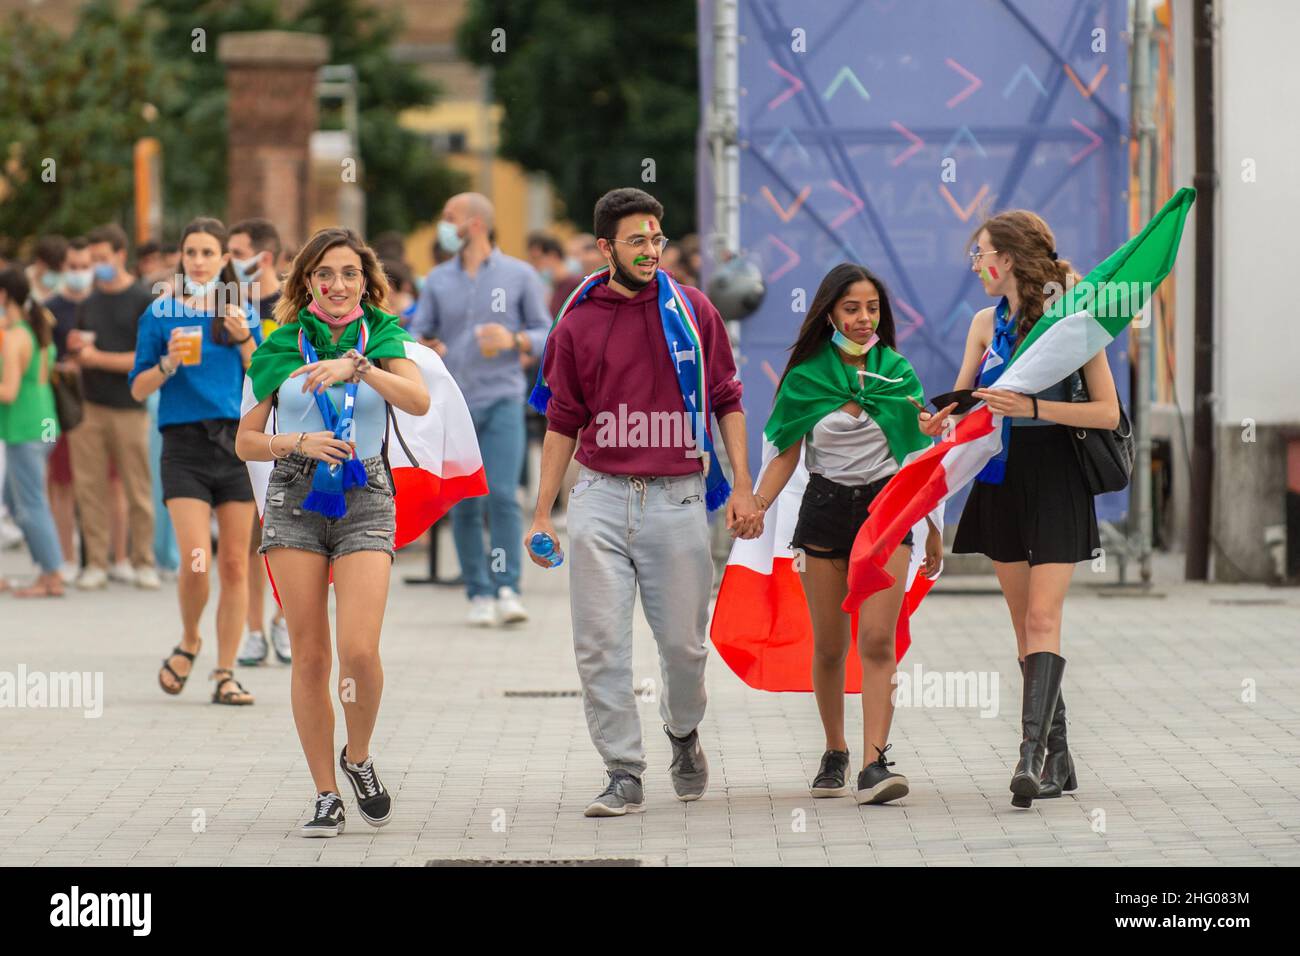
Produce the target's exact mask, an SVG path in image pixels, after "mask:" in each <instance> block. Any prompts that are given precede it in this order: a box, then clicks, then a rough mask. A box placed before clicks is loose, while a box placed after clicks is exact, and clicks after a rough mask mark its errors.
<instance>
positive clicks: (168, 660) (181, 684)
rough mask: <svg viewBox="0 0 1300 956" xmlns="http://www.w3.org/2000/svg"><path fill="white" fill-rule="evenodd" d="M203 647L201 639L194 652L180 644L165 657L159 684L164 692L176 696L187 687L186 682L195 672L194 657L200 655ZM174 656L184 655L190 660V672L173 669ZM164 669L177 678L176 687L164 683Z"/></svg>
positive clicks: (159, 672) (159, 674)
mask: <svg viewBox="0 0 1300 956" xmlns="http://www.w3.org/2000/svg"><path fill="white" fill-rule="evenodd" d="M202 649H203V641H201V640H200V641H199V646H198V647H197V648H195V649H194V653H193V654H191V653H190V652H189V651H187V650H183V649H182V648H181V646H180V645H179V644H177V645H176V646H175V647H173V648H172V652H171V653H170V654H168V655H167V656H166V657H164V658H163V662H162V670H160V671H158V686H159V687H161V688H162V689H163V691H164V692H166V693H168V694H171V695H172V696H173V697H175V696H176V695H177V694H179V693H180V692H181V691H183V690H184V689H185V682H186V681H187V680H189V679H190V674H193V673H194V658H195V657H197V656H198V654H199V651H201V650H202ZM173 657H183V658H185V659H186V660H187V661H189V662H190V669H189V671H188V672H186V674H185V675H184V676H182V675H180V674H178V673H176V672H175V671H174V670H172V658H173ZM163 671H166V672H167V673H168V674H171V675H172V677H174V678H175V679H176V686H175V687H168V686H167V685H166V684H165V683H163Z"/></svg>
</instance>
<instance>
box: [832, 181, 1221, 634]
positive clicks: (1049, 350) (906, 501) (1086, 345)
mask: <svg viewBox="0 0 1300 956" xmlns="http://www.w3.org/2000/svg"><path fill="white" fill-rule="evenodd" d="M1195 199H1196V190H1194V189H1190V188H1186V189H1180V190H1179V191H1178V192H1177V193H1175V194H1174V195H1173V197H1171V198H1170V200H1169V201H1168V202H1167V203H1165V205H1164V207H1163V208H1161V210H1160V211H1159V212H1157V213H1156V214H1155V216H1154V217H1153V218H1152V219H1151V221H1150V222H1149V223H1147V224H1146V226H1145V227H1144V228H1143V229H1142V231H1141V232H1139V233H1138V234H1137V235H1136V236H1134V237H1133V238H1132V239H1130V240H1128V242H1126V243H1124V245H1122V246H1120V247H1119V248H1118V249H1116V250H1115V251H1114V252H1113V253H1111V254H1110V255H1109V256H1108V257H1107V258H1106V259H1105V261H1103V262H1102V263H1101V264H1100V265H1098V266H1097V267H1096V268H1095V269H1093V270H1092V272H1090V273H1088V275H1087V276H1086V277H1085V278H1084V279H1083V281H1081V282H1079V283H1077V284H1076V285H1074V286H1073V287H1071V288H1070V289H1067V290H1066V291H1065V293H1064V294H1063V295H1061V296H1060V297H1058V298H1057V300H1056V301H1055V302H1053V303H1052V305H1051V306H1050V307H1049V308H1048V310H1047V312H1046V313H1045V314H1044V315H1043V317H1042V318H1040V319H1039V320H1038V322H1036V323H1035V324H1034V327H1033V328H1032V329H1031V330H1030V332H1029V334H1028V335H1026V336H1025V338H1024V341H1022V342H1021V343H1020V346H1019V347H1018V348H1017V349H1016V351H1015V353H1014V354H1013V355H1012V356H1011V361H1010V362H1009V363H1008V365H1007V368H1006V370H1005V371H1004V372H1003V373H1002V375H1001V376H1000V377H999V379H998V382H997V387H998V388H999V389H1005V390H1007V391H1012V392H1019V393H1021V394H1024V395H1032V394H1035V393H1037V392H1040V391H1042V390H1043V389H1045V388H1047V387H1049V386H1051V385H1053V384H1054V383H1056V382H1059V381H1060V380H1061V379H1063V378H1065V377H1066V376H1067V375H1069V374H1070V373H1071V372H1073V371H1075V370H1076V369H1078V368H1080V367H1082V366H1083V365H1084V364H1086V363H1087V362H1088V360H1089V359H1091V358H1092V357H1093V356H1094V355H1096V354H1097V353H1098V352H1100V351H1101V350H1102V349H1104V348H1105V347H1106V346H1107V345H1109V344H1110V343H1111V341H1113V340H1114V338H1115V337H1116V336H1117V335H1119V333H1120V332H1121V331H1123V330H1124V328H1125V327H1126V326H1127V325H1128V324H1129V323H1130V322H1131V321H1132V320H1133V317H1134V316H1136V315H1137V314H1138V313H1139V312H1141V311H1142V309H1143V308H1144V307H1145V305H1146V303H1147V301H1148V300H1149V299H1150V297H1151V294H1152V293H1153V292H1154V291H1155V288H1156V286H1158V285H1159V284H1160V282H1161V281H1162V280H1163V279H1164V278H1165V276H1167V275H1168V274H1169V272H1170V270H1171V269H1172V268H1173V265H1174V259H1175V257H1176V255H1177V253H1178V243H1179V241H1180V239H1181V238H1182V233H1183V223H1184V222H1185V221H1186V219H1187V213H1188V210H1190V208H1191V205H1192V203H1193V202H1194V201H1195ZM1002 417H1003V416H1001V415H994V414H993V413H992V412H991V411H990V409H989V408H988V406H987V405H984V404H980V405H977V406H976V407H975V409H974V410H972V411H971V412H970V413H969V414H967V415H966V416H965V418H963V419H962V420H961V421H960V422H959V423H958V424H957V426H956V427H955V428H954V429H953V430H952V432H951V433H950V435H949V436H948V437H947V438H945V440H943V441H941V442H938V443H937V444H935V445H934V447H933V448H931V449H930V450H929V451H926V452H924V453H922V454H921V455H918V456H916V457H915V458H914V459H912V460H911V461H909V462H908V463H907V464H906V465H905V466H904V467H903V468H902V469H901V470H900V471H899V472H898V474H896V475H894V477H893V478H891V479H890V481H889V484H888V485H886V486H885V488H884V489H883V490H882V491H881V492H880V494H879V495H878V496H877V497H876V499H875V501H874V502H873V503H872V506H871V514H870V517H868V519H867V521H866V522H865V523H864V524H863V525H862V527H861V529H859V531H858V536H857V539H856V541H855V542H854V544H853V553H852V555H851V557H850V559H849V593H848V596H847V597H846V598H845V600H844V605H843V607H844V610H845V611H848V612H853V611H856V610H857V608H858V607H860V606H861V604H862V602H863V601H864V600H866V599H867V598H868V597H870V596H871V595H872V594H875V593H876V592H877V591H880V590H882V589H884V588H888V587H889V586H891V585H892V584H893V582H894V579H893V577H892V576H891V575H890V574H889V573H888V572H887V571H886V570H885V567H884V565H885V562H886V561H887V560H888V557H889V555H890V554H892V553H893V550H894V548H895V547H897V546H898V543H899V541H901V540H902V539H903V537H904V536H905V535H906V534H907V531H908V529H909V528H911V527H912V526H913V525H914V524H915V523H916V521H917V519H918V518H919V517H921V516H923V515H925V514H927V513H930V512H932V511H934V510H935V509H937V508H941V507H942V505H943V503H944V502H945V501H947V500H948V498H950V497H952V496H953V495H954V494H956V493H957V492H958V491H959V490H960V489H961V488H962V487H963V486H964V485H966V483H967V482H969V481H970V480H971V479H972V478H974V477H975V476H976V475H977V474H978V473H979V472H980V470H981V469H982V468H983V467H984V465H985V464H986V463H987V462H988V461H989V459H991V458H992V457H993V456H994V455H996V454H997V453H998V450H999V449H1000V448H1001V446H1002V428H1001V424H1002Z"/></svg>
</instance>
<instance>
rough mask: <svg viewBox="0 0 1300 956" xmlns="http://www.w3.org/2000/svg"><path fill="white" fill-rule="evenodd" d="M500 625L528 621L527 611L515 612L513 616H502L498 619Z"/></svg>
mask: <svg viewBox="0 0 1300 956" xmlns="http://www.w3.org/2000/svg"><path fill="white" fill-rule="evenodd" d="M498 620H500V621H501V623H502V624H522V623H523V622H524V621H526V620H528V612H527V611H515V612H514V613H513V614H502V615H500V617H499V618H498Z"/></svg>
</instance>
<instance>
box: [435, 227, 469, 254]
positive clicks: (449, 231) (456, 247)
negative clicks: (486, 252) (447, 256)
mask: <svg viewBox="0 0 1300 956" xmlns="http://www.w3.org/2000/svg"><path fill="white" fill-rule="evenodd" d="M438 245H440V246H442V247H443V248H444V249H446V250H447V251H448V252H450V253H452V254H455V253H457V252H460V247H461V246H463V245H465V240H464V239H462V238H461V237H460V234H459V233H458V232H457V231H456V226H455V225H454V224H453V223H450V222H447V221H446V220H445V219H443V220H439V222H438Z"/></svg>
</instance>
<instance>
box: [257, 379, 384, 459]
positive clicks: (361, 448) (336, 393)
mask: <svg viewBox="0 0 1300 956" xmlns="http://www.w3.org/2000/svg"><path fill="white" fill-rule="evenodd" d="M302 380H303V376H301V375H300V376H298V377H297V378H287V379H285V380H284V384H283V385H281V386H280V394H279V398H278V399H277V400H276V401H277V403H278V404H277V407H276V430H277V431H280V432H323V431H325V422H324V420H323V419H322V418H321V415H320V409H319V408H317V407H316V396H314V395H306V394H303V390H302ZM325 395H326V397H328V398H329V399H330V400H332V401H333V402H334V407H335V409H340V408H342V407H343V386H342V385H333V386H331V387H330V388H329V390H328V391H326V393H325ZM387 418H388V410H387V408H386V407H385V403H384V397H383V396H382V395H380V394H379V393H378V392H376V391H375V390H374V389H373V388H371V387H370V386H369V385H367V384H366V383H365V382H362V383H361V384H359V385H358V386H357V404H356V408H354V409H353V411H352V426H353V427H352V437H353V440H354V441H355V442H356V443H357V457H358V458H373V457H375V456H376V455H378V454H379V453H380V452H381V451H383V446H384V431H385V429H386V427H387V425H388V420H387Z"/></svg>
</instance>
